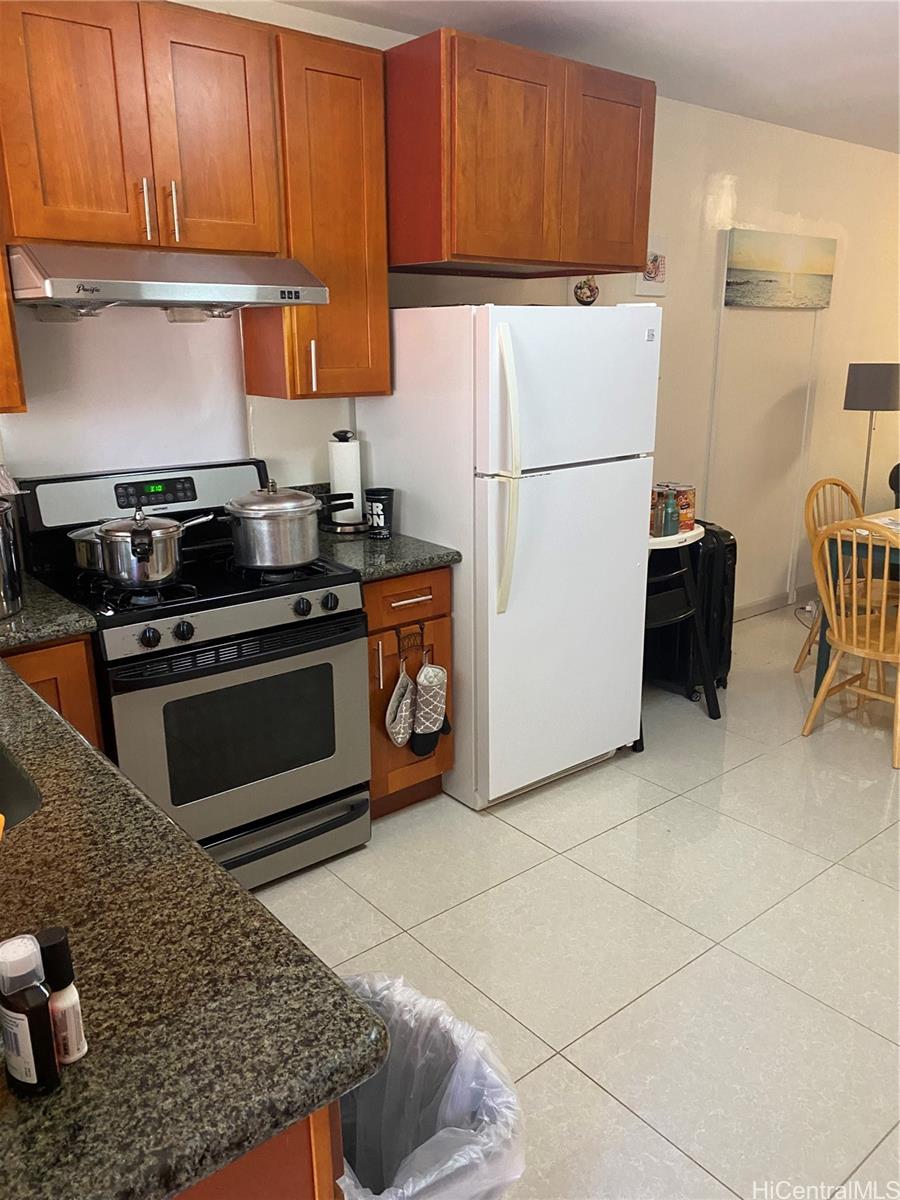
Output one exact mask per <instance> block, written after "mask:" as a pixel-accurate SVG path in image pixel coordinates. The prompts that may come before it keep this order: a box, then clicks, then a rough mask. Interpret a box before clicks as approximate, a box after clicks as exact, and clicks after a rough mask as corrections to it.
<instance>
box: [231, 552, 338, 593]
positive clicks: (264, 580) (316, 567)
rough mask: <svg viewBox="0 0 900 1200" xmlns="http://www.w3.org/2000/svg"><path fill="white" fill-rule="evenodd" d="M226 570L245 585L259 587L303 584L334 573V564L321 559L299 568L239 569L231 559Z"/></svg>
mask: <svg viewBox="0 0 900 1200" xmlns="http://www.w3.org/2000/svg"><path fill="white" fill-rule="evenodd" d="M228 569H229V570H230V571H232V572H234V573H235V574H237V575H238V576H239V578H240V579H242V580H243V581H244V582H245V583H247V584H250V585H252V586H260V585H264V584H271V583H304V582H306V581H307V580H309V579H317V578H319V577H320V576H323V575H328V574H330V573H331V572H333V571H334V564H333V563H329V562H327V561H326V560H325V559H323V558H316V559H313V561H312V562H308V563H304V564H303V565H302V566H299V567H284V568H271V569H270V568H268V567H239V566H237V565H236V564H235V562H234V560H233V559H231V560H230V561H229V563H228Z"/></svg>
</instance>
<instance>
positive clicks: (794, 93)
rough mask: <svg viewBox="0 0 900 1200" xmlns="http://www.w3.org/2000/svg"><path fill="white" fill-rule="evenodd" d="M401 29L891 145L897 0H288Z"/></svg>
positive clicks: (899, 31)
mask: <svg viewBox="0 0 900 1200" xmlns="http://www.w3.org/2000/svg"><path fill="white" fill-rule="evenodd" d="M288 2H289V3H292V4H293V5H295V6H296V7H298V8H305V9H309V10H312V11H314V12H320V13H328V14H329V15H332V16H338V17H345V18H348V19H350V20H354V21H365V22H367V23H368V24H370V25H377V26H381V27H382V28H385V29H391V30H397V31H399V32H401V33H406V34H420V33H428V32H429V31H430V30H432V29H436V28H437V27H438V26H440V25H449V26H452V27H454V28H457V29H463V30H466V31H467V32H469V33H481V34H486V35H488V36H490V37H496V38H501V39H504V40H506V41H510V42H517V43H519V44H520V45H523V46H530V47H532V48H533V49H536V50H546V51H548V52H550V53H553V54H562V55H565V56H567V57H570V58H576V59H580V60H581V61H583V62H590V63H595V64H596V65H598V66H603V67H610V68H613V69H615V70H618V71H625V72H627V73H628V74H632V75H643V76H645V77H647V78H649V79H655V80H656V83H657V87H658V90H659V94H660V95H661V96H668V97H670V98H671V99H673V100H684V101H687V102H688V103H690V104H702V105H704V106H705V107H707V108H716V109H720V110H722V111H724V112H731V113H738V114H740V115H741V116H745V117H755V118H757V120H760V121H772V122H774V123H775V124H776V125H787V126H790V127H791V128H794V129H804V130H807V131H808V132H809V133H819V134H824V135H825V136H826V137H833V138H842V139H843V140H845V141H848V142H858V143H860V144H862V145H864V146H875V147H877V148H879V149H882V150H893V151H897V149H898V74H900V65H898V60H900V53H898V44H900V22H898V16H900V5H898V4H897V3H896V2H895V0H288Z"/></svg>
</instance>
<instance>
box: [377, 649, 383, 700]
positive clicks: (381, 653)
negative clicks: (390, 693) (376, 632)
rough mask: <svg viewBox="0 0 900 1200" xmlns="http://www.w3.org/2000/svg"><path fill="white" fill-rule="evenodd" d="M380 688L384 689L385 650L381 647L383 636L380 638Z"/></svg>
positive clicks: (381, 690) (380, 690) (380, 689)
mask: <svg viewBox="0 0 900 1200" xmlns="http://www.w3.org/2000/svg"><path fill="white" fill-rule="evenodd" d="M378 690H379V692H383V691H384V652H383V651H382V649H381V638H379V639H378Z"/></svg>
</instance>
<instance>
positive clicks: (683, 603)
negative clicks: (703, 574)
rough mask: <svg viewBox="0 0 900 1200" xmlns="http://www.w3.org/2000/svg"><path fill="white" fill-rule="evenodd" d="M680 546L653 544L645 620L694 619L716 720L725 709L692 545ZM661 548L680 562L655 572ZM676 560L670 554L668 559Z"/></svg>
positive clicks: (653, 625)
mask: <svg viewBox="0 0 900 1200" xmlns="http://www.w3.org/2000/svg"><path fill="white" fill-rule="evenodd" d="M692 544H693V543H687V544H685V545H681V546H659V547H654V546H653V544H652V542H651V546H650V555H651V557H650V568H651V570H650V574H649V575H648V577H647V615H646V618H645V621H644V628H645V629H662V628H663V627H664V626H667V625H677V624H679V622H681V621H692V622H693V630H692V632H693V637H694V641H695V643H696V646H697V651H698V653H699V655H700V675H701V679H702V682H703V693H704V695H705V696H706V711H707V715H708V716H709V717H710V719H711V720H713V721H718V720H719V718H720V717H721V715H722V713H721V710H720V708H719V697H718V696H717V694H716V680H715V676H714V675H713V669H712V662H711V659H710V654H709V646H708V644H707V641H706V632H705V630H704V628H703V620H702V617H701V614H700V601H699V599H698V597H697V580H696V578H695V575H694V566H693V562H692V561H691V545H692ZM660 550H668V551H669V553H670V554H671V555H674V556H675V558H676V560H677V563H678V566H677V567H676V568H674V569H673V570H669V571H663V572H661V573H660V574H654V573H653V554H654V553H658V552H659V551H660ZM672 561H673V560H672V559H671V558H670V559H669V562H670V563H671V562H672ZM638 741H639V743H640V747H639V748H640V749H643V727H642V728H641V737H640V738H639V739H638Z"/></svg>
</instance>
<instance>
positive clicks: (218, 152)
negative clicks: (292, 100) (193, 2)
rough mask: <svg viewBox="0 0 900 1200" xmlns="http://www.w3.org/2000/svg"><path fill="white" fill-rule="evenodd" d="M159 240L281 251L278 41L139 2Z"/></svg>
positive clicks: (212, 16)
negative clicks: (275, 67) (278, 154)
mask: <svg viewBox="0 0 900 1200" xmlns="http://www.w3.org/2000/svg"><path fill="white" fill-rule="evenodd" d="M141 32H142V34H143V39H144V73H145V78H146V84H147V103H148V106H149V111H150V135H151V140H152V144H153V166H154V172H155V176H156V195H157V202H158V205H159V214H160V222H159V224H160V241H161V242H162V243H163V244H164V245H168V246H175V245H178V246H184V247H192V248H198V249H203V250H249V251H254V250H256V251H263V252H266V251H267V252H272V253H274V252H275V251H277V250H278V249H279V244H280V235H279V203H278V190H279V178H280V175H279V170H278V159H277V152H276V143H275V72H274V57H273V52H274V47H273V43H272V38H271V35H270V34H269V33H267V32H266V31H265V30H264V29H260V28H258V27H256V26H254V25H251V24H249V23H248V22H243V21H236V20H234V19H233V18H231V17H223V16H219V15H218V14H217V13H209V12H201V11H198V10H196V9H188V8H178V7H176V6H175V5H173V4H142V5H141Z"/></svg>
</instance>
